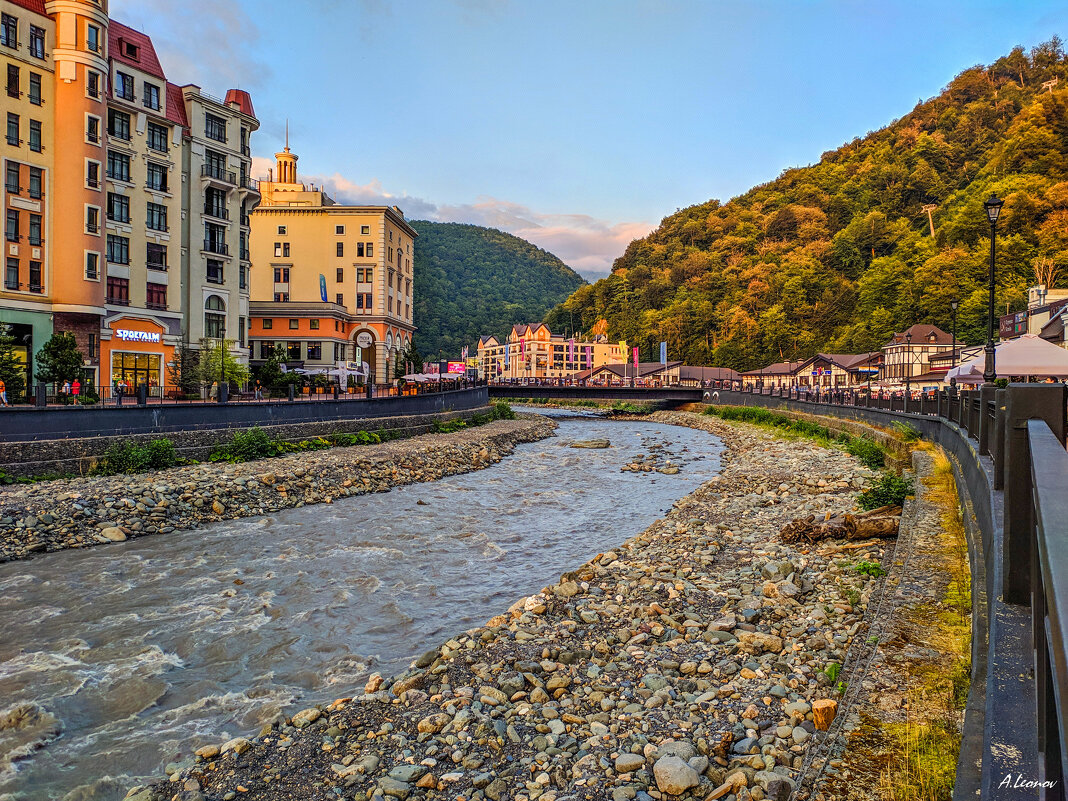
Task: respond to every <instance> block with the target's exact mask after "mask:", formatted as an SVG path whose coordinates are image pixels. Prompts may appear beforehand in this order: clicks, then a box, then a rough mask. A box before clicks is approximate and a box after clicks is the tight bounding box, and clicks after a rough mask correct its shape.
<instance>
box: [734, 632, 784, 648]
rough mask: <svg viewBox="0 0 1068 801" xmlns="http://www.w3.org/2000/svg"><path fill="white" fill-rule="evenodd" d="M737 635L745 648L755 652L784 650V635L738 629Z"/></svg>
mask: <svg viewBox="0 0 1068 801" xmlns="http://www.w3.org/2000/svg"><path fill="white" fill-rule="evenodd" d="M735 635H736V636H737V637H738V643H739V644H740V645H741V646H742V647H743V648H747V649H748V650H751V651H753V652H754V653H759V652H761V651H771V652H772V653H776V654H777V653H780V652H781V651H782V637H776V636H775V635H774V634H765V633H764V632H762V631H737V632H735Z"/></svg>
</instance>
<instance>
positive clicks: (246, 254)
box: [240, 248, 252, 261]
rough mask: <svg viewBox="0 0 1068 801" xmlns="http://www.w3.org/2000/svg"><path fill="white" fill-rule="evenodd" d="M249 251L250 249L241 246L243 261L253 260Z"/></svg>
mask: <svg viewBox="0 0 1068 801" xmlns="http://www.w3.org/2000/svg"><path fill="white" fill-rule="evenodd" d="M249 253H250V251H249V249H248V248H241V256H240V258H241V261H252V258H251V257H250V256H249Z"/></svg>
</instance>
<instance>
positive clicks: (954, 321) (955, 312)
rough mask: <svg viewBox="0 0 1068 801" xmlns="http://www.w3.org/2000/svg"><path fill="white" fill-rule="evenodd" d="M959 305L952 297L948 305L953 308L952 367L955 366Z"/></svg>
mask: <svg viewBox="0 0 1068 801" xmlns="http://www.w3.org/2000/svg"><path fill="white" fill-rule="evenodd" d="M959 305H960V301H959V300H957V299H956V298H953V300H951V301H950V302H949V306H950V308H951V309H953V364H952V365H951V366H952V367H956V366H957V307H958V306H959Z"/></svg>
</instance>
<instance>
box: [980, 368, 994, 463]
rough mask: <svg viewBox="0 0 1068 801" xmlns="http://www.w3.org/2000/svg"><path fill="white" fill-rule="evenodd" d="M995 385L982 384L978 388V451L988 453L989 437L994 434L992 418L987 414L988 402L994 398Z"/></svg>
mask: <svg viewBox="0 0 1068 801" xmlns="http://www.w3.org/2000/svg"><path fill="white" fill-rule="evenodd" d="M995 392H997V387H996V386H994V385H993V384H983V386H982V387H981V388H980V389H979V453H981V454H988V453H990V439H991V437H992V436H993V434H994V420H993V419H992V418H991V417H990V415H988V414H987V409H988V408H989V404H990V402H991V401H993V400H994V393H995Z"/></svg>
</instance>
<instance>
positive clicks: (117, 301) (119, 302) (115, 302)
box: [105, 297, 130, 306]
mask: <svg viewBox="0 0 1068 801" xmlns="http://www.w3.org/2000/svg"><path fill="white" fill-rule="evenodd" d="M105 302H106V303H107V304H108V305H109V306H129V305H130V299H129V298H111V297H109V298H107V299H106V301H105Z"/></svg>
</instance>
